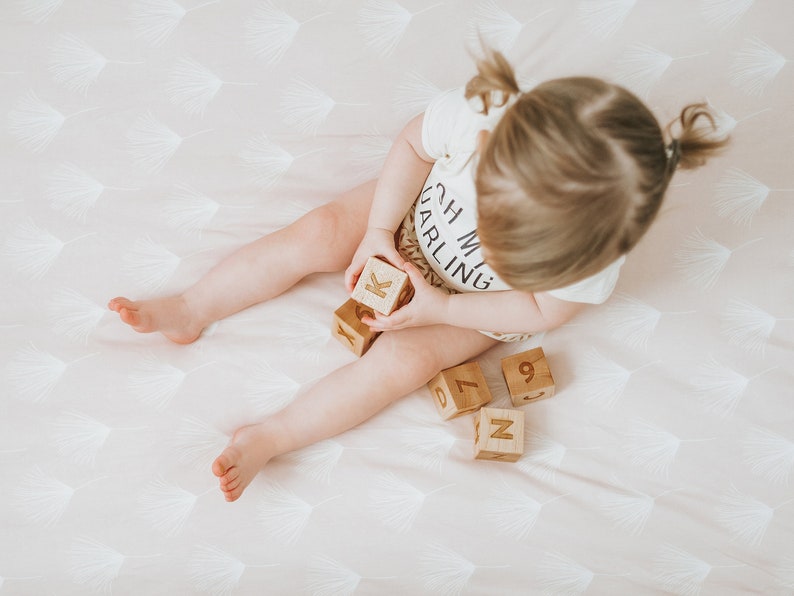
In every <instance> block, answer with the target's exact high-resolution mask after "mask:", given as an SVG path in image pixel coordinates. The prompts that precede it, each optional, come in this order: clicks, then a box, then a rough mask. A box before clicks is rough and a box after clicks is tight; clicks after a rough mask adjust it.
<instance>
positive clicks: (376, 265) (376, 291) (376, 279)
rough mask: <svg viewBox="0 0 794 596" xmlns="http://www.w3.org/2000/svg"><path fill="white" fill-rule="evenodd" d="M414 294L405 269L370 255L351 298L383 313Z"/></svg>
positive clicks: (405, 301)
mask: <svg viewBox="0 0 794 596" xmlns="http://www.w3.org/2000/svg"><path fill="white" fill-rule="evenodd" d="M413 295H414V288H413V286H412V285H411V282H410V281H409V280H408V274H407V273H406V272H405V271H402V270H400V269H397V267H395V266H394V265H391V264H390V263H387V262H386V261H384V260H382V259H379V258H377V257H370V258H369V260H368V261H367V264H366V265H365V266H364V270H363V271H362V272H361V276H360V277H359V278H358V283H356V287H355V288H353V294H352V298H354V299H355V300H357V301H358V302H360V303H362V304H366V305H367V306H369V307H371V308H374V309H375V310H377V311H378V312H380V313H383V314H384V315H390V314H391V313H392V311H394V310H396V309H398V308H400V307H401V306H403V305H404V304H406V303H407V302H408V301H409V300H410V299H411V298H412V297H413Z"/></svg>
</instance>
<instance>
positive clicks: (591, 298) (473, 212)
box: [109, 51, 726, 501]
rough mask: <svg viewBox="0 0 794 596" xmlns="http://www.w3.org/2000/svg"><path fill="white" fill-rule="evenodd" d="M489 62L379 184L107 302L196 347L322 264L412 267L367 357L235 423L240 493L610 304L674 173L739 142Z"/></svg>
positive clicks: (630, 102) (411, 141)
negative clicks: (148, 292)
mask: <svg viewBox="0 0 794 596" xmlns="http://www.w3.org/2000/svg"><path fill="white" fill-rule="evenodd" d="M477 67H478V74H477V75H476V76H475V77H474V78H473V79H472V80H470V81H469V83H468V85H467V86H466V88H465V89H458V90H454V91H450V92H448V93H445V94H443V95H441V96H440V97H438V98H436V99H435V100H434V101H433V102H432V103H431V104H430V105H429V106H428V108H427V111H426V112H425V113H424V114H421V115H419V116H417V117H415V118H414V119H413V120H411V121H410V122H408V124H407V125H406V126H405V128H404V129H403V131H402V132H401V133H400V135H399V137H398V138H397V140H396V141H395V143H394V145H393V147H392V148H391V151H390V152H389V155H388V158H387V159H386V163H385V165H384V167H383V171H382V173H381V176H380V178H379V179H378V180H377V181H372V182H370V183H367V184H364V185H362V186H359V187H357V188H355V189H353V190H351V191H349V192H347V193H346V194H344V195H342V196H340V197H339V198H337V199H336V200H334V201H332V202H330V203H327V204H325V205H322V206H321V207H318V208H317V209H315V210H313V211H311V212H309V213H308V214H306V215H305V216H303V217H301V218H300V219H298V220H297V221H295V222H294V223H292V224H291V225H289V226H287V227H286V228H284V229H281V230H278V231H276V232H274V233H272V234H269V235H267V236H265V237H263V238H260V239H259V240H256V241H255V242H252V243H251V244H249V245H247V246H243V247H242V248H240V249H239V250H238V251H237V252H235V253H234V254H232V255H231V256H230V257H228V258H227V259H225V260H224V261H222V262H221V263H220V264H218V265H217V266H216V267H215V268H214V269H212V270H211V271H210V272H209V273H207V274H206V275H205V276H204V277H203V278H201V279H200V280H199V281H198V282H197V283H196V284H195V285H194V286H192V287H191V288H189V289H187V290H186V291H185V292H183V293H182V294H179V295H176V296H171V297H167V298H161V299H155V300H144V301H139V302H134V301H130V300H127V299H126V298H114V299H113V300H111V301H110V304H109V307H110V308H111V309H112V310H114V311H116V312H118V313H119V316H120V317H121V320H122V321H124V322H125V323H127V324H128V325H130V326H131V327H132V328H133V329H135V330H136V331H139V332H142V333H148V332H152V331H159V332H160V333H162V334H163V335H165V337H167V338H168V339H170V340H172V341H174V342H177V343H184V344H187V343H190V342H193V341H195V340H196V339H198V338H199V336H200V335H201V332H202V330H203V329H204V328H205V327H207V326H208V325H209V324H211V323H212V322H214V321H216V320H218V319H221V318H223V317H226V316H228V315H231V314H233V313H236V312H238V311H240V310H242V309H244V308H247V307H249V306H251V305H253V304H257V303H259V302H262V301H265V300H268V299H270V298H273V297H274V296H278V295H279V294H281V293H282V292H284V291H286V290H287V289H289V288H290V287H292V286H293V285H295V284H296V283H297V282H298V281H300V280H301V279H303V278H304V277H306V276H307V275H309V274H312V273H316V272H331V271H342V270H345V269H346V271H345V283H346V285H347V288H348V290H349V291H352V289H353V287H354V285H355V283H356V281H357V279H358V277H359V275H360V274H361V271H362V270H363V268H364V265H365V263H366V261H367V259H368V258H369V257H370V256H379V257H381V258H383V259H385V260H387V261H389V262H390V263H392V264H393V265H395V266H397V267H399V268H401V269H403V270H404V271H405V272H406V273H407V274H408V276H409V279H410V281H411V282H412V284H413V286H414V288H415V295H414V298H413V300H412V301H411V302H410V303H408V304H407V305H406V306H403V307H402V308H400V309H399V310H397V311H395V312H393V313H392V314H391V315H389V316H384V315H381V314H379V313H378V314H376V315H375V318H374V319H373V318H366V319H365V320H364V322H365V323H366V324H368V325H370V326H371V327H372V329H373V330H376V331H382V332H385V333H383V334H382V335H381V336H380V338H379V339H378V340H377V342H376V343H375V344H374V345H373V347H372V348H371V349H370V350H369V351H367V352H366V353H365V354H364V356H362V357H361V358H360V359H358V360H356V361H353V362H351V363H350V364H347V365H346V366H343V367H342V368H339V369H337V370H335V371H334V372H332V373H331V374H329V375H328V376H327V377H325V378H324V379H323V380H322V381H321V382H318V383H316V384H315V385H314V386H313V387H311V388H310V389H308V390H307V391H306V392H304V393H303V394H301V395H299V396H298V397H297V398H296V399H295V400H294V401H293V402H292V403H290V404H289V405H288V406H286V407H285V408H284V409H283V410H281V411H279V412H277V413H275V414H273V415H271V416H268V417H267V418H265V419H264V420H260V421H258V422H256V423H255V424H252V425H250V426H245V427H242V428H240V429H238V430H237V431H236V432H235V433H234V436H233V437H232V440H231V441H230V443H229V445H228V446H227V447H226V448H225V449H224V451H223V452H222V453H221V454H220V455H219V456H218V457H217V459H216V460H215V461H214V463H213V465H212V471H213V473H214V474H215V475H216V476H217V477H218V478H219V479H220V487H221V490H222V491H223V492H224V494H225V497H226V500H227V501H234V500H236V499H238V498H239V497H240V495H241V494H242V492H243V491H244V490H245V488H246V487H247V486H248V484H249V483H250V482H251V480H252V479H253V478H254V477H255V476H256V474H257V473H258V472H259V470H261V469H262V468H263V467H264V466H265V464H266V463H267V462H268V461H269V460H270V459H271V458H272V457H274V456H276V455H279V454H282V453H286V452H288V451H292V450H295V449H298V448H301V447H304V446H306V445H309V444H312V443H315V442H317V441H320V440H322V439H326V438H329V437H331V436H334V435H336V434H338V433H341V432H343V431H345V430H347V429H350V428H352V427H354V426H356V425H358V424H360V423H361V422H363V421H364V420H366V419H368V418H369V417H371V416H372V415H374V414H375V413H377V412H379V411H380V410H382V409H383V408H385V407H386V406H387V405H389V404H390V403H392V402H393V401H395V400H396V399H398V398H400V397H401V396H404V395H407V394H409V393H411V392H412V391H414V390H416V389H418V388H420V387H421V386H422V385H424V384H426V383H427V382H428V381H429V380H430V379H431V378H432V377H433V376H435V375H436V374H437V373H438V372H439V371H440V370H442V369H445V368H449V367H451V366H455V365H457V364H459V363H461V362H463V361H466V360H469V359H472V358H474V357H476V356H477V355H478V354H480V353H481V352H483V351H485V350H487V349H488V348H489V347H491V346H493V345H494V344H495V343H496V342H497V341H500V340H501V341H510V340H515V339H520V338H522V337H526V335H527V334H532V333H537V332H540V331H545V330H549V329H553V328H555V327H557V326H559V325H561V324H563V323H565V322H566V321H568V320H569V319H571V318H572V317H573V316H574V315H576V313H578V312H579V311H580V310H582V309H583V308H584V307H585V306H586V305H587V304H600V303H602V302H604V301H605V300H606V299H607V298H608V297H609V295H610V293H611V292H612V290H613V288H614V287H615V284H616V282H617V278H618V273H619V270H620V267H621V265H622V263H623V260H624V258H625V254H626V253H627V252H628V251H629V250H631V249H632V247H633V246H634V245H635V244H636V243H637V241H638V240H639V239H640V237H641V236H642V235H643V234H644V233H645V231H646V230H647V229H648V226H649V225H650V223H651V221H653V219H654V217H655V215H656V213H657V212H658V211H659V206H660V204H661V202H662V198H663V196H664V193H665V190H666V189H667V187H668V185H669V183H670V179H671V178H672V176H673V173H674V172H675V170H676V168H677V167H682V168H691V167H695V166H699V165H701V164H702V163H704V161H705V159H706V157H708V156H709V155H710V154H712V153H713V152H714V151H716V150H718V149H719V148H720V147H722V145H724V144H725V142H726V139H723V138H721V137H720V136H719V135H718V134H717V131H716V125H715V121H714V117H713V116H712V114H711V113H710V111H709V109H708V107H707V106H705V105H703V104H693V105H688V106H687V107H685V108H684V109H683V111H682V112H681V115H680V117H679V118H678V119H676V120H675V121H674V122H671V123H670V124H669V125H668V126H667V127H666V128H665V129H664V131H663V130H662V129H661V128H660V126H659V124H658V123H657V121H656V119H655V117H654V116H653V114H652V113H651V112H650V111H649V110H648V108H647V107H646V106H645V105H644V104H643V103H642V102H641V101H640V100H639V99H638V98H637V97H635V96H634V95H632V94H631V93H630V92H628V91H627V90H625V89H623V88H621V87H618V86H616V85H612V84H610V83H607V82H604V81H602V80H599V79H594V78H584V77H579V78H564V79H557V80H552V81H549V82H546V83H543V84H541V85H538V86H537V87H535V88H534V89H532V90H531V91H528V92H522V91H521V90H520V89H519V87H518V84H517V82H516V77H515V74H514V72H513V69H512V68H511V66H510V65H509V63H508V62H507V61H506V60H505V58H504V57H503V56H502V55H501V54H499V53H498V52H494V51H486V53H485V58H483V59H482V60H480V61H479V62H478V64H477ZM673 126H676V127H677V130H676V133H675V135H673V134H672V131H671V129H672V128H673ZM483 330H487V331H483Z"/></svg>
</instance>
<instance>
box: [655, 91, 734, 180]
mask: <svg viewBox="0 0 794 596" xmlns="http://www.w3.org/2000/svg"><path fill="white" fill-rule="evenodd" d="M704 124H705V125H704ZM675 125H678V126H679V127H680V133H679V134H678V136H674V135H673V133H672V128H673V126H675ZM665 133H666V136H667V137H668V138H670V139H671V141H670V144H669V145H668V163H669V164H670V173H671V174H672V170H674V169H675V167H676V166H678V167H679V168H682V169H684V170H689V169H694V168H697V167H700V166H702V165H703V164H704V163H706V160H707V159H708V158H709V157H711V156H713V155H714V154H716V153H717V152H718V151H719V150H720V149H722V148H723V147H724V146H725V145H726V144H727V142H728V137H727V135H724V134H721V133H720V132H719V128H718V126H717V120H716V118H715V116H714V113H713V111H712V110H711V108H710V107H709V106H708V104H705V103H695V104H689V105H688V106H686V107H685V108H684V109H683V110H681V114H680V115H679V116H678V118H676V119H675V120H673V121H672V122H670V123H669V124H668V125H667V126H666V127H665Z"/></svg>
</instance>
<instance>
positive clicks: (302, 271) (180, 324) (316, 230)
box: [108, 181, 375, 343]
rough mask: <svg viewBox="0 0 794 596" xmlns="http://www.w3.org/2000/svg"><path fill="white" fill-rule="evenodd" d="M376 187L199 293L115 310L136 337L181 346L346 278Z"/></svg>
mask: <svg viewBox="0 0 794 596" xmlns="http://www.w3.org/2000/svg"><path fill="white" fill-rule="evenodd" d="M374 191H375V183H374V181H373V182H369V183H367V184H363V185H361V186H359V187H357V188H355V189H353V190H351V191H350V192H348V193H346V194H344V195H342V196H341V197H340V198H339V199H337V200H335V201H333V202H331V203H328V204H326V205H322V206H321V207H318V208H317V209H314V210H313V211H310V212H309V213H307V214H306V215H304V216H303V217H301V218H300V219H298V220H297V221H295V222H294V223H292V224H290V225H289V226H287V227H285V228H283V229H281V230H277V231H276V232H273V233H272V234H268V235H267V236H265V237H263V238H260V239H259V240H256V241H254V242H252V243H250V244H248V245H246V246H243V247H242V248H240V249H239V250H237V251H236V252H235V253H233V254H232V255H230V256H229V257H227V258H226V259H224V260H223V261H221V262H220V263H219V264H218V265H216V266H215V267H214V268H213V269H212V270H210V271H209V273H207V274H206V275H205V276H204V277H202V278H201V279H200V280H199V281H198V282H197V283H196V284H195V285H194V286H192V287H191V288H189V289H188V290H187V291H185V292H184V293H182V294H179V295H177V296H171V297H168V298H162V299H155V300H143V301H137V302H136V301H131V300H127V299H126V298H114V299H113V300H111V301H110V303H109V304H108V307H109V308H110V309H111V310H114V311H116V312H117V313H119V316H120V317H121V320H122V321H124V322H125V323H127V324H128V325H130V326H131V327H132V328H133V329H135V330H136V331H139V332H141V333H149V332H152V331H160V332H161V333H163V335H165V336H166V337H167V338H169V339H171V340H172V341H175V342H177V343H190V342H191V341H194V340H196V339H197V338H198V337H199V335H200V334H201V331H202V329H204V328H205V327H206V326H207V325H209V324H211V323H213V322H214V321H217V320H219V319H222V318H224V317H227V316H229V315H231V314H234V313H236V312H239V311H241V310H243V309H245V308H247V307H249V306H252V305H254V304H258V303H259V302H263V301H265V300H268V299H270V298H273V297H275V296H278V295H279V294H281V293H282V292H284V291H285V290H287V289H289V288H291V287H292V286H293V285H295V284H296V283H297V282H298V281H300V280H301V279H303V278H304V277H306V276H307V275H310V274H312V273H319V272H331V271H341V270H343V269H344V268H345V267H347V266H348V265H349V264H350V260H351V259H352V258H353V254H354V253H355V250H356V248H357V247H358V244H359V242H360V241H361V238H362V237H363V235H364V232H365V230H366V226H367V219H368V217H369V207H370V204H371V203H372V196H373V193H374Z"/></svg>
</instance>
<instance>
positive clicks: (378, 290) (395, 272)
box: [334, 257, 414, 356]
mask: <svg viewBox="0 0 794 596" xmlns="http://www.w3.org/2000/svg"><path fill="white" fill-rule="evenodd" d="M413 295H414V288H413V286H412V285H411V282H410V281H409V280H408V274H407V273H406V272H405V271H401V270H400V269H397V267H394V266H393V265H390V264H389V263H387V262H386V261H383V260H381V259H378V258H376V257H370V258H369V260H368V261H367V264H366V265H365V267H364V270H363V271H362V272H361V275H360V276H359V278H358V283H357V284H356V287H355V288H354V289H353V295H352V297H351V298H350V299H349V300H348V301H347V302H345V303H344V304H343V305H342V306H340V307H339V308H338V309H336V311H335V312H334V337H336V338H337V339H338V340H339V341H341V342H342V344H343V345H345V346H347V348H348V349H350V350H351V351H352V352H353V353H354V354H355V355H356V356H362V355H363V354H364V353H365V352H366V351H367V350H368V349H369V348H370V346H371V345H372V344H373V342H374V341H375V340H376V339H377V337H378V335H379V334H378V333H375V332H373V331H371V330H370V328H369V327H368V326H367V325H365V324H364V323H362V322H361V319H362V318H363V317H364V316H368V317H370V318H375V312H374V311H376V310H377V311H378V312H380V313H383V314H384V315H390V314H391V313H392V312H393V311H395V310H396V309H398V308H400V307H401V306H403V305H404V304H406V303H407V302H408V301H409V300H410V299H411V298H412V297H413Z"/></svg>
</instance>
